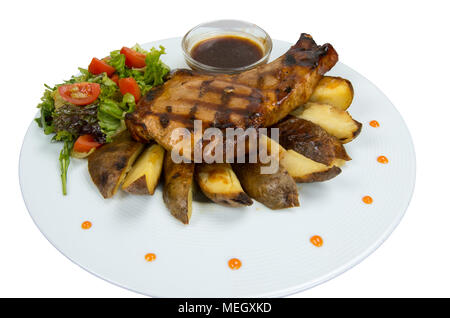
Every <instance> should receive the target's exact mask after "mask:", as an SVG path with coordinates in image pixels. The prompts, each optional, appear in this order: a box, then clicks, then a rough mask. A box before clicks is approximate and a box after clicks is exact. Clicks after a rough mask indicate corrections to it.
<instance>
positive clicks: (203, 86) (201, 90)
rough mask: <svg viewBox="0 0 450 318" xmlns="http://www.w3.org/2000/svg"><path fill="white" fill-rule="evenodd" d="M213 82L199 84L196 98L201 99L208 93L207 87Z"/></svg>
mask: <svg viewBox="0 0 450 318" xmlns="http://www.w3.org/2000/svg"><path fill="white" fill-rule="evenodd" d="M213 81H214V80H207V81H203V82H202V83H201V84H200V88H199V90H198V98H201V97H202V96H203V95H205V94H206V93H207V92H208V91H209V85H210V84H211V83H212V82H213Z"/></svg>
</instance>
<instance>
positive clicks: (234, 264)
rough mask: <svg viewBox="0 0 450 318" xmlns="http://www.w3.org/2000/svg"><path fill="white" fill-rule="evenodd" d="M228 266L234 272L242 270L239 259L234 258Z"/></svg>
mask: <svg viewBox="0 0 450 318" xmlns="http://www.w3.org/2000/svg"><path fill="white" fill-rule="evenodd" d="M228 266H229V267H230V268H231V269H232V270H237V269H239V268H241V266H242V262H241V261H240V260H238V259H237V258H232V259H230V260H229V261H228Z"/></svg>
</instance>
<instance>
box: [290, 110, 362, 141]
mask: <svg viewBox="0 0 450 318" xmlns="http://www.w3.org/2000/svg"><path fill="white" fill-rule="evenodd" d="M291 115H293V116H296V117H299V118H303V119H306V120H309V121H311V122H313V123H315V124H317V125H319V126H320V127H322V128H323V129H325V130H326V131H327V132H328V133H329V134H331V135H333V136H335V137H336V138H337V139H338V140H339V141H340V142H342V143H344V144H345V143H348V142H350V141H352V140H353V139H355V138H356V137H357V136H358V135H359V133H360V132H361V128H362V124H361V123H360V122H358V121H356V120H354V119H353V118H352V116H350V114H349V113H348V112H347V111H345V110H341V109H338V108H336V107H333V106H331V105H327V104H319V103H311V102H309V103H307V104H305V105H304V106H301V107H299V108H298V109H296V110H294V111H293V112H292V113H291Z"/></svg>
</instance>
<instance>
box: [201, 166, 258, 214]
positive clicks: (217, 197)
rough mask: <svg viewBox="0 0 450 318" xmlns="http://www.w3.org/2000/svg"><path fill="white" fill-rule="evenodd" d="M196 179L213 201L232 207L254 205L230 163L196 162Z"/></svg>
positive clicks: (204, 192)
mask: <svg viewBox="0 0 450 318" xmlns="http://www.w3.org/2000/svg"><path fill="white" fill-rule="evenodd" d="M195 180H196V181H197V184H198V185H199V187H200V189H201V190H202V192H203V194H204V195H205V196H206V197H208V198H209V199H210V200H211V201H213V202H215V203H217V204H221V205H224V206H230V207H240V206H248V205H252V204H253V201H252V199H250V197H249V196H248V195H247V194H246V193H245V192H244V190H243V189H242V187H241V184H240V183H239V180H238V178H237V177H236V175H235V173H234V171H233V169H231V166H230V164H228V163H212V164H206V163H201V164H196V165H195Z"/></svg>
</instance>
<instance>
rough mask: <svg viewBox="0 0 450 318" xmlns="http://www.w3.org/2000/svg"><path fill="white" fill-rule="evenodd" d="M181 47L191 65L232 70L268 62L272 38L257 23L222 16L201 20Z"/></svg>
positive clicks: (236, 70) (215, 71)
mask: <svg viewBox="0 0 450 318" xmlns="http://www.w3.org/2000/svg"><path fill="white" fill-rule="evenodd" d="M182 48H183V55H184V58H185V60H186V63H187V64H188V65H189V66H190V67H191V68H192V69H194V70H201V71H205V72H210V73H228V74H233V73H239V72H243V71H246V70H249V69H252V68H254V67H256V66H258V65H261V64H264V63H267V61H268V59H269V56H270V53H271V51H272V40H271V38H270V36H269V35H268V34H267V32H265V31H264V30H263V29H261V28H260V27H258V26H257V25H255V24H252V23H248V22H244V21H238V20H219V21H213V22H208V23H203V24H200V25H198V26H196V27H195V28H193V29H192V30H190V31H189V32H188V33H186V35H185V36H184V38H183V41H182Z"/></svg>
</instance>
